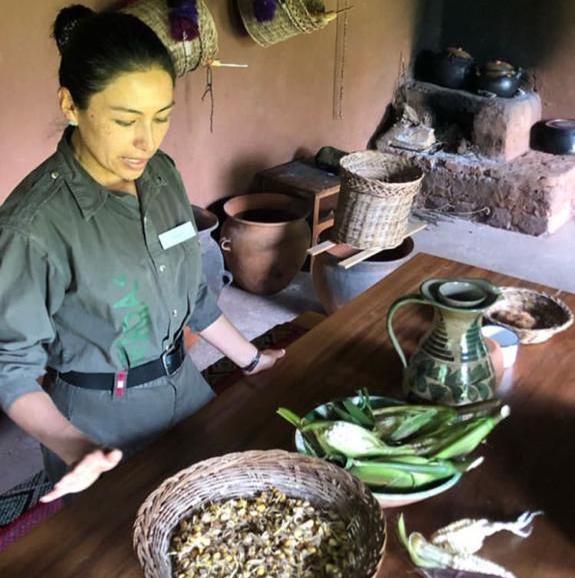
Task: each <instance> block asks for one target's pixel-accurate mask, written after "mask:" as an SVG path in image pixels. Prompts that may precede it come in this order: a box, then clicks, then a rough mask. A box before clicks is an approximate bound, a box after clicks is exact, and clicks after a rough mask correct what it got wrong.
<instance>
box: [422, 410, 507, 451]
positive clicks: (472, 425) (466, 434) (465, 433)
mask: <svg viewBox="0 0 575 578" xmlns="http://www.w3.org/2000/svg"><path fill="white" fill-rule="evenodd" d="M509 414H510V409H509V406H508V405H504V406H503V407H501V409H500V410H499V413H498V414H497V415H493V416H486V417H480V418H477V419H474V420H472V421H470V422H464V423H462V424H458V426H459V427H458V426H454V428H453V430H454V431H452V432H451V433H450V434H449V435H447V436H446V438H445V439H443V440H442V441H441V442H439V444H438V447H437V448H436V450H435V451H434V453H433V454H432V455H433V457H435V458H436V459H449V458H454V457H457V456H462V455H467V454H469V453H471V452H472V451H473V450H474V449H475V448H476V447H477V446H478V445H479V444H480V443H481V442H482V441H483V440H484V439H485V438H486V437H487V435H488V434H489V433H490V432H491V431H492V430H493V428H494V427H495V426H496V425H497V424H498V423H499V422H500V421H502V420H503V419H505V418H506V417H507V416H509Z"/></svg>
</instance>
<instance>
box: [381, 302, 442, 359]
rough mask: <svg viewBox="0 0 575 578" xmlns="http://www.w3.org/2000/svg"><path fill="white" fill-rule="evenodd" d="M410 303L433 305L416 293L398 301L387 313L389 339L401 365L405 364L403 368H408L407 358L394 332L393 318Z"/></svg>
mask: <svg viewBox="0 0 575 578" xmlns="http://www.w3.org/2000/svg"><path fill="white" fill-rule="evenodd" d="M410 303H418V304H420V305H431V303H430V302H429V301H428V300H427V299H425V298H424V297H421V295H417V294H415V293H414V294H411V295H404V296H403V297H400V298H399V299H397V301H395V302H394V303H393V304H392V305H391V307H390V308H389V311H388V313H387V332H388V333H389V337H390V339H391V343H392V345H393V347H394V348H395V351H397V354H398V355H399V358H400V359H401V363H403V367H407V358H406V357H405V353H404V352H403V349H402V348H401V345H400V344H399V340H398V339H397V336H396V335H395V332H394V331H393V316H394V315H395V312H396V311H397V310H398V309H399V308H400V307H403V306H404V305H408V304H410Z"/></svg>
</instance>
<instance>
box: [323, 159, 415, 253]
mask: <svg viewBox="0 0 575 578" xmlns="http://www.w3.org/2000/svg"><path fill="white" fill-rule="evenodd" d="M340 165H341V173H340V174H341V190H340V193H339V197H338V203H337V209H336V212H335V223H334V235H335V238H334V239H333V240H334V241H336V242H338V243H346V244H347V245H351V246H353V247H357V248H358V249H376V248H381V249H391V248H393V247H397V246H398V245H399V244H401V243H402V242H403V239H404V238H405V235H406V232H407V224H408V218H409V214H410V212H411V206H412V205H413V200H414V198H415V196H416V195H417V193H418V192H419V190H420V189H421V182H422V180H423V172H422V171H421V169H420V168H418V167H416V166H415V165H413V163H411V162H410V161H409V160H408V159H404V158H401V157H399V156H396V155H393V154H385V153H380V152H377V151H363V152H357V153H352V154H350V155H347V156H345V157H343V158H342V159H341V160H340Z"/></svg>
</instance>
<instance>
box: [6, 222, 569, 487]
mask: <svg viewBox="0 0 575 578" xmlns="http://www.w3.org/2000/svg"><path fill="white" fill-rule="evenodd" d="M415 245H416V247H415V252H426V253H431V254H433V255H438V256H441V257H447V258H450V259H454V260H456V261H461V262H464V263H468V264H471V265H476V266H479V267H484V268H486V269H491V270H494V271H498V272H502V273H507V274H509V275H513V276H515V277H519V278H522V279H526V280H529V281H534V282H538V283H542V284H545V285H548V286H551V287H555V288H557V289H561V290H565V291H570V292H575V222H572V223H569V224H568V225H566V226H565V227H563V228H562V229H561V230H560V231H558V232H557V233H555V234H554V235H553V236H550V237H539V238H536V237H529V236H527V235H521V234H519V233H514V232H509V231H503V230H500V229H494V228H492V227H487V226H484V225H478V224H474V223H470V222H468V221H464V220H457V219H456V220H442V221H441V222H439V223H438V224H437V225H429V226H428V227H427V229H426V230H424V231H422V232H420V233H418V234H417V235H416V236H415ZM220 306H221V307H222V310H223V311H224V312H225V313H226V314H227V315H228V317H229V318H230V319H231V320H232V321H233V322H234V323H235V324H236V326H237V327H238V328H239V329H240V330H241V331H242V332H243V333H244V335H246V337H248V338H249V339H252V338H253V337H256V336H257V335H260V334H261V333H263V332H265V331H266V330H267V329H269V328H270V327H273V326H274V325H276V324H278V323H283V322H285V321H289V320H290V319H293V318H294V317H296V316H297V315H298V314H300V313H302V312H303V311H309V310H315V311H321V306H320V304H319V303H318V302H317V300H316V298H315V296H314V293H313V287H312V284H311V279H310V275H309V273H303V272H302V273H299V274H298V276H297V277H296V279H295V280H294V281H293V282H292V283H291V285H290V286H289V287H287V288H286V289H285V290H283V291H282V292H281V293H279V294H277V295H274V296H271V297H260V296H256V295H251V294H249V293H246V292H244V291H242V290H240V289H237V288H235V287H228V288H226V289H225V290H224V292H223V293H222V295H221V298H220ZM191 355H192V357H193V359H194V361H195V362H196V364H197V365H198V367H199V368H200V369H203V368H204V367H207V366H208V365H210V364H211V363H213V362H214V361H216V359H218V358H219V357H220V354H219V352H217V351H216V350H215V349H213V348H212V347H210V346H209V345H208V344H206V343H203V342H200V343H198V344H197V345H196V346H194V348H193V349H192V351H191ZM41 468H42V459H41V456H40V451H39V447H38V444H37V443H36V442H35V441H34V440H33V439H31V438H30V437H29V436H27V435H26V434H25V433H24V432H22V431H21V430H20V429H19V428H17V427H16V426H15V425H14V424H12V423H11V422H10V420H9V419H8V418H7V417H6V416H5V415H4V414H2V415H0V493H2V492H4V491H6V490H7V489H10V488H11V487H13V486H14V485H15V484H17V483H19V482H22V481H24V480H25V479H27V478H28V477H30V476H32V475H33V474H35V473H36V472H37V471H39V470H40V469H41Z"/></svg>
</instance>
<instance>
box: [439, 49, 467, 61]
mask: <svg viewBox="0 0 575 578" xmlns="http://www.w3.org/2000/svg"><path fill="white" fill-rule="evenodd" d="M444 54H446V55H447V56H453V57H455V58H463V59H464V60H473V57H472V56H471V54H469V52H467V51H466V50H463V48H461V46H457V47H455V46H450V47H449V48H446V49H445V50H444Z"/></svg>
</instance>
